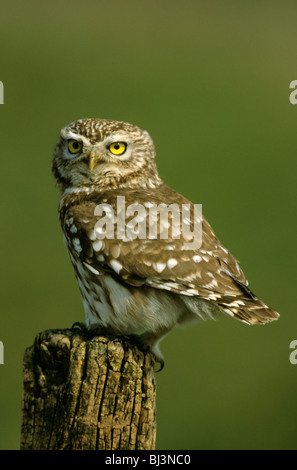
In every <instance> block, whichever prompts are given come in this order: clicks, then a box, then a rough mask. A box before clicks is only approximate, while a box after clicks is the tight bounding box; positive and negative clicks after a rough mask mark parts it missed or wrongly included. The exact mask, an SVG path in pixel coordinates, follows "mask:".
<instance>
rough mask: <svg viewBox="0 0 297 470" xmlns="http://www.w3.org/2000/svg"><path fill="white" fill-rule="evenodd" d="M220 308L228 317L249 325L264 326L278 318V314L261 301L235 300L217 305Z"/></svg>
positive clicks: (255, 298) (254, 299) (256, 299)
mask: <svg viewBox="0 0 297 470" xmlns="http://www.w3.org/2000/svg"><path fill="white" fill-rule="evenodd" d="M219 305H220V307H221V308H222V309H223V310H224V312H226V313H227V314H228V315H230V316H232V317H233V318H236V319H237V320H240V321H242V322H244V323H247V324H249V325H264V324H265V323H268V322H271V321H275V320H277V319H278V318H279V313H278V312H277V311H276V310H274V309H273V308H271V307H269V306H268V305H266V304H264V302H263V301H262V300H261V299H258V298H257V297H254V298H253V299H247V298H244V297H243V298H240V299H238V298H236V299H234V298H233V299H231V298H230V301H228V300H227V301H226V299H224V301H223V302H220V303H219Z"/></svg>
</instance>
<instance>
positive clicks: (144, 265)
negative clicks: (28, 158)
mask: <svg viewBox="0 0 297 470" xmlns="http://www.w3.org/2000/svg"><path fill="white" fill-rule="evenodd" d="M52 170H53V173H54V176H55V178H56V181H57V186H58V187H59V188H60V190H61V192H62V196H61V202H60V208H59V217H60V221H61V225H62V229H63V233H64V237H65V243H66V246H67V248H68V251H69V254H70V258H71V261H72V264H73V268H74V272H75V275H76V278H77V281H78V284H79V288H80V291H81V296H82V301H83V305H84V309H85V314H86V327H87V328H88V329H94V330H96V331H97V332H105V333H106V332H109V333H111V334H113V335H118V336H126V335H128V336H129V335H130V336H132V337H133V338H134V339H135V338H137V341H138V343H139V344H140V345H141V346H142V347H144V348H147V349H150V350H151V352H152V353H153V354H154V356H155V359H156V360H157V361H158V362H160V363H161V367H162V366H163V363H164V360H163V356H162V354H161V352H160V349H159V342H160V340H161V339H162V338H163V337H164V336H165V335H166V334H167V333H168V332H169V331H170V330H171V329H172V328H173V327H174V326H175V325H184V324H186V323H188V322H191V321H198V320H201V319H207V318H216V317H218V316H219V315H224V314H228V315H230V316H232V317H234V318H236V319H238V320H240V321H242V322H245V323H247V324H264V323H267V322H270V321H272V320H276V319H277V318H278V316H279V315H278V313H277V312H276V311H275V310H273V309H272V308H270V307H268V306H267V305H266V304H265V303H264V302H263V301H262V300H260V299H259V298H258V297H256V296H255V295H254V294H253V293H252V292H251V291H250V289H249V287H248V281H247V280H246V278H245V275H244V274H243V272H242V270H241V269H240V267H239V265H238V262H237V261H236V259H235V258H234V257H233V256H232V255H231V254H230V253H229V251H228V250H227V249H226V248H225V247H224V246H223V245H222V244H221V243H220V241H219V240H218V238H217V237H216V235H215V234H214V232H213V230H212V228H211V226H210V225H209V223H208V222H207V221H206V220H205V218H204V217H203V218H201V225H202V237H201V243H200V244H199V246H194V247H193V246H189V243H188V242H189V239H191V236H190V238H189V235H188V234H187V235H186V236H185V235H184V233H183V231H182V230H180V232H179V236H176V228H177V226H179V227H180V225H179V224H181V223H182V220H183V219H181V220H178V222H176V214H173V213H170V211H169V210H168V212H167V214H168V218H167V220H165V221H164V220H163V219H162V220H161V217H160V215H158V216H157V217H155V218H149V216H150V214H149V211H150V209H151V208H152V207H161V206H162V207H164V206H166V207H168V206H169V207H170V205H173V204H174V205H175V206H174V207H177V206H178V207H183V206H184V207H188V208H190V214H188V217H186V218H185V220H184V222H185V223H187V224H188V225H189V226H190V227H192V228H193V226H194V220H193V218H192V217H191V216H192V215H193V208H194V204H192V203H191V202H190V201H188V200H187V199H186V198H185V197H184V196H182V195H180V194H179V193H177V192H175V191H174V190H172V189H170V188H169V187H168V186H166V184H165V183H164V182H163V181H162V179H161V178H160V176H159V174H158V171H157V168H156V163H155V148H154V144H153V142H152V139H151V138H150V136H149V134H148V133H147V132H146V131H144V130H142V129H140V128H139V127H136V126H134V125H132V124H128V123H124V122H118V121H110V120H105V119H82V120H79V121H76V122H73V123H71V124H69V125H68V126H67V127H65V128H64V129H62V131H61V136H60V138H59V140H58V143H57V145H56V148H55V151H54V158H53V165H52ZM119 200H121V201H124V202H125V207H130V209H131V207H132V208H133V207H134V208H136V209H139V211H138V215H137V216H136V217H134V220H133V218H132V217H131V216H132V215H135V213H136V212H137V210H136V211H135V210H134V213H133V210H132V213H133V214H132V213H129V214H128V212H126V215H127V217H126V218H125V220H124V222H125V223H126V224H127V226H128V224H129V223H130V224H131V221H132V220H133V222H134V225H133V224H132V229H131V230H130V231H129V233H128V236H127V233H126V232H124V235H123V233H120V234H119V232H117V231H116V230H115V231H113V230H110V229H111V228H113V226H115V225H116V224H117V222H119V220H120V214H118V213H117V210H118V205H117V203H118V201H119ZM98 207H99V209H100V210H98ZM172 207H173V206H172ZM102 208H105V210H103V209H102ZM140 208H142V211H140ZM128 215H129V217H128ZM146 216H148V217H147V218H146ZM103 217H104V220H105V221H109V232H110V233H109V234H108V233H107V229H106V230H105V236H103V235H104V230H103V224H101V225H99V226H98V223H100V220H101V222H102V220H103ZM108 217H109V218H108ZM137 217H138V218H137ZM201 217H202V216H201ZM126 219H127V220H129V222H128V223H127V220H126ZM147 219H149V220H150V222H149V223H150V224H152V223H154V224H155V225H156V226H157V230H155V233H154V236H150V233H149V231H148V229H149V227H147V230H144V231H142V232H141V231H140V230H138V231H137V227H136V225H137V222H138V225H139V226H140V225H141V224H142V223H143V221H144V220H147ZM107 225H108V224H107V222H106V226H107ZM142 227H143V224H142ZM165 229H166V230H165ZM133 230H134V231H133ZM164 230H165V231H166V233H167V236H161V235H162V233H163V232H164ZM140 232H141V235H142V236H139V234H140ZM192 233H193V232H192ZM117 234H118V236H117ZM133 234H134V236H132V235H133ZM108 235H109V236H108ZM110 235H111V236H110ZM137 235H138V236H137ZM156 235H157V236H156ZM186 242H187V243H188V245H187V244H186ZM98 334H99V333H98Z"/></svg>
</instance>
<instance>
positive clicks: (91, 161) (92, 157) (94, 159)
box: [88, 151, 98, 171]
mask: <svg viewBox="0 0 297 470" xmlns="http://www.w3.org/2000/svg"><path fill="white" fill-rule="evenodd" d="M88 162H89V168H90V170H91V171H93V169H94V167H95V166H96V164H97V163H98V156H97V155H96V154H95V152H93V151H92V152H90V153H89V157H88Z"/></svg>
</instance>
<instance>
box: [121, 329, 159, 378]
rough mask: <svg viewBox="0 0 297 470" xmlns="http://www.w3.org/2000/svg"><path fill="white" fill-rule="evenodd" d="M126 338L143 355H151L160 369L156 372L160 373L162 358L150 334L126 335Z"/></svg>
mask: <svg viewBox="0 0 297 470" xmlns="http://www.w3.org/2000/svg"><path fill="white" fill-rule="evenodd" d="M127 338H128V339H129V340H130V341H131V342H132V343H133V344H135V345H136V346H137V347H138V348H139V349H140V350H141V351H143V352H144V353H148V352H150V353H151V354H152V356H153V358H154V360H155V362H158V363H159V364H160V368H159V369H158V370H157V371H156V372H160V371H161V370H162V369H163V368H164V365H165V361H164V357H163V355H162V353H161V351H160V349H159V347H158V343H156V342H154V343H153V342H152V337H151V334H149V333H147V332H145V333H142V334H141V335H135V334H131V335H128V336H127ZM154 339H155V338H154Z"/></svg>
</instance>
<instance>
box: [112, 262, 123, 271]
mask: <svg viewBox="0 0 297 470" xmlns="http://www.w3.org/2000/svg"><path fill="white" fill-rule="evenodd" d="M110 266H111V267H112V269H113V270H114V271H115V272H116V273H117V274H120V271H121V269H123V266H122V265H121V263H119V262H118V261H116V260H115V259H112V260H111V261H110Z"/></svg>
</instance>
